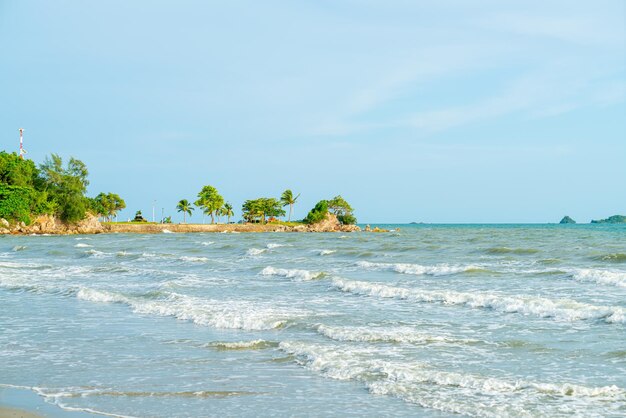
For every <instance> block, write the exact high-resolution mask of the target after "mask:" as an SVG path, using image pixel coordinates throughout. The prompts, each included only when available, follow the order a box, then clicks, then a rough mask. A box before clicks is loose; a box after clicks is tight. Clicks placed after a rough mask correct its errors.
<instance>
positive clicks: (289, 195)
mask: <svg viewBox="0 0 626 418" xmlns="http://www.w3.org/2000/svg"><path fill="white" fill-rule="evenodd" d="M299 197H300V193H298V196H296V197H293V192H292V191H291V190H290V189H287V190H285V191H284V192H283V195H282V196H281V197H280V202H281V203H282V204H283V206H287V205H289V219H288V220H287V222H291V213H292V212H293V205H294V203H296V200H298V198H299Z"/></svg>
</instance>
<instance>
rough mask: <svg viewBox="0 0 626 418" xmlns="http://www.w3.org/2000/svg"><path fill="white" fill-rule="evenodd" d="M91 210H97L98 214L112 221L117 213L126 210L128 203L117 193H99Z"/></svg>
mask: <svg viewBox="0 0 626 418" xmlns="http://www.w3.org/2000/svg"><path fill="white" fill-rule="evenodd" d="M89 208H90V209H92V210H95V211H96V213H97V214H99V215H101V216H103V217H105V218H106V219H107V220H108V221H112V220H113V218H114V217H115V216H116V215H117V212H119V211H120V210H122V209H124V208H126V202H124V199H122V198H121V197H120V196H119V195H117V194H115V193H99V194H98V196H96V197H95V199H94V202H93V203H92V204H91V205H90V206H89Z"/></svg>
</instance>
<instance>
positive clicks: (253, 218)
mask: <svg viewBox="0 0 626 418" xmlns="http://www.w3.org/2000/svg"><path fill="white" fill-rule="evenodd" d="M241 212H242V216H243V218H244V219H245V220H246V221H247V222H261V223H262V224H264V223H265V222H266V220H267V218H268V217H278V216H285V211H284V210H283V208H282V205H281V202H280V201H279V200H278V199H275V198H273V197H261V198H259V199H253V200H246V201H245V202H244V203H243V205H242V207H241Z"/></svg>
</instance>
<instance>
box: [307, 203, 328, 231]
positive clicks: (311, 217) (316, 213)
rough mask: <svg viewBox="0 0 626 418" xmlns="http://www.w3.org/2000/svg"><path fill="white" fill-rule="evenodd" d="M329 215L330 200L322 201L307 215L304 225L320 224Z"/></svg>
mask: <svg viewBox="0 0 626 418" xmlns="http://www.w3.org/2000/svg"><path fill="white" fill-rule="evenodd" d="M327 213H328V200H320V201H319V202H317V204H316V205H315V207H314V208H313V209H311V210H310V211H309V213H308V214H307V215H306V218H304V223H306V224H309V225H311V224H315V223H318V222H320V221H322V220H324V218H325V217H326V214H327Z"/></svg>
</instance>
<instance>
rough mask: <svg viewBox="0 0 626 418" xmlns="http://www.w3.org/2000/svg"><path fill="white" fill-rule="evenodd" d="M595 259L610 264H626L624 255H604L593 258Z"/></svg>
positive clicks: (625, 255)
mask: <svg viewBox="0 0 626 418" xmlns="http://www.w3.org/2000/svg"><path fill="white" fill-rule="evenodd" d="M593 259H594V260H598V261H606V262H608V263H626V254H624V253H612V254H604V255H599V256H597V257H593Z"/></svg>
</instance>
